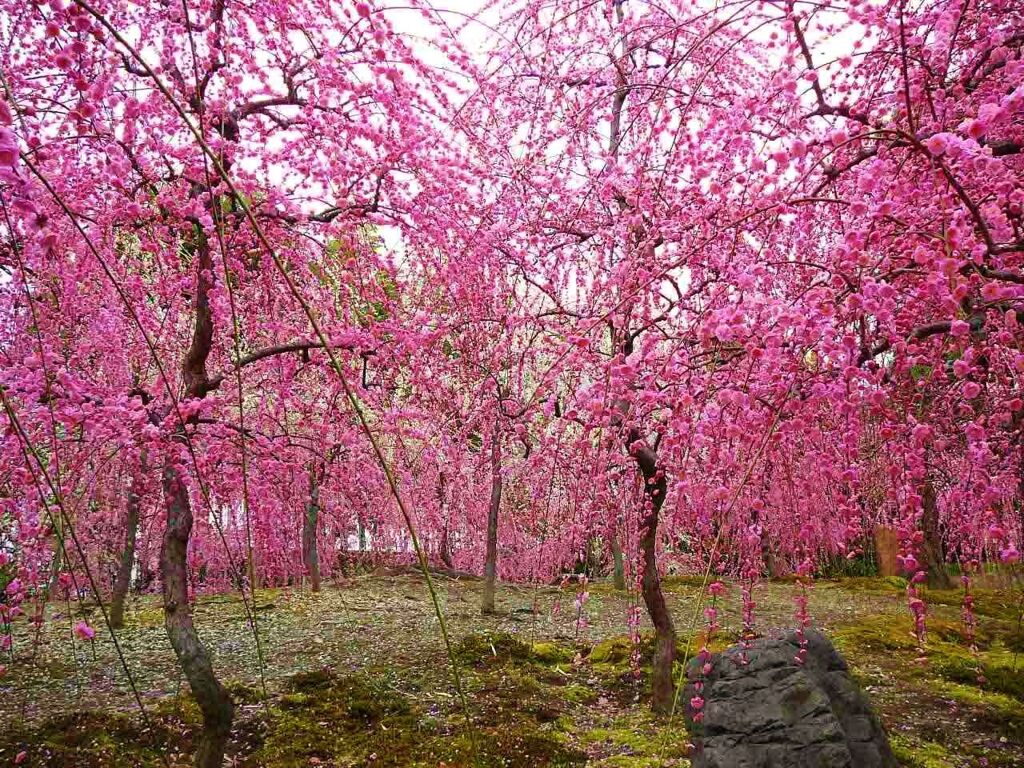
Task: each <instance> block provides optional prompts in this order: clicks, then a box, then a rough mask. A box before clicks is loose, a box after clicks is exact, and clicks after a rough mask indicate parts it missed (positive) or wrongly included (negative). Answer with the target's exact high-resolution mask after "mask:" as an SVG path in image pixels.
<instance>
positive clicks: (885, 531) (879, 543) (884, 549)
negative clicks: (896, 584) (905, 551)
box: [874, 525, 900, 576]
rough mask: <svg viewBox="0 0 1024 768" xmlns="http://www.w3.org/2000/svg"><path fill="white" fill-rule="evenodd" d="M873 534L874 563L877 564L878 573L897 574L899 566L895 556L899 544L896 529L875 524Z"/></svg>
mask: <svg viewBox="0 0 1024 768" xmlns="http://www.w3.org/2000/svg"><path fill="white" fill-rule="evenodd" d="M874 534H875V536H874V538H875V563H876V565H877V566H878V575H879V576H898V575H899V567H898V565H897V561H896V556H897V555H898V554H899V552H900V546H899V540H898V539H897V537H896V530H895V529H894V528H893V527H892V526H888V525H876V526H875V531H874Z"/></svg>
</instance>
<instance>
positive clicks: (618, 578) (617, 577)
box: [608, 529, 626, 591]
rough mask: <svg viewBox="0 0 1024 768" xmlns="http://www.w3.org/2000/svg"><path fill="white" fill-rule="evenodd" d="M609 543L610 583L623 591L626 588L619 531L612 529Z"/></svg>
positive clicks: (624, 565)
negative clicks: (610, 559) (610, 560)
mask: <svg viewBox="0 0 1024 768" xmlns="http://www.w3.org/2000/svg"><path fill="white" fill-rule="evenodd" d="M608 543H609V545H610V546H611V550H612V584H613V585H614V587H615V589H617V590H620V591H625V589H626V564H625V561H624V560H623V557H622V543H621V542H620V541H619V531H618V530H617V529H613V530H612V532H611V538H610V540H609V542H608Z"/></svg>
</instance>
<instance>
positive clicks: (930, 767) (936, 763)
mask: <svg viewBox="0 0 1024 768" xmlns="http://www.w3.org/2000/svg"><path fill="white" fill-rule="evenodd" d="M889 743H890V745H891V746H892V751H893V754H894V755H896V759H897V760H898V761H899V763H900V765H902V766H903V768H955V766H956V765H957V763H956V762H954V761H953V759H952V757H951V756H950V754H949V752H948V751H947V750H946V748H945V747H944V746H942V745H941V744H937V743H935V742H934V741H912V740H911V739H909V738H907V737H906V736H902V735H900V734H895V735H893V736H892V737H891V738H890V739H889Z"/></svg>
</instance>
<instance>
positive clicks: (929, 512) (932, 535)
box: [921, 477, 953, 589]
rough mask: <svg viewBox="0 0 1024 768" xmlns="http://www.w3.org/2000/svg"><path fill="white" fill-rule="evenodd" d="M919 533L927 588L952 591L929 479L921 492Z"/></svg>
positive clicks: (936, 505) (951, 582)
mask: <svg viewBox="0 0 1024 768" xmlns="http://www.w3.org/2000/svg"><path fill="white" fill-rule="evenodd" d="M921 506H922V510H923V514H922V515H921V532H922V533H923V534H924V542H923V543H922V544H921V560H922V564H923V565H924V566H925V568H927V569H928V586H929V587H931V588H932V589H952V588H953V581H952V579H951V578H950V577H949V571H948V570H947V569H946V557H945V555H944V550H943V547H942V534H941V532H940V531H939V507H938V504H937V500H936V498H935V486H934V485H932V480H931V478H930V477H929V478H927V479H926V480H925V481H924V488H923V489H922V490H921Z"/></svg>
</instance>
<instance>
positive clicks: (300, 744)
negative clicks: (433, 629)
mask: <svg viewBox="0 0 1024 768" xmlns="http://www.w3.org/2000/svg"><path fill="white" fill-rule="evenodd" d="M531 669H533V667H528V668H527V669H525V670H523V669H520V668H518V667H517V668H511V669H506V670H503V671H498V672H494V673H488V674H487V675H485V676H484V677H483V678H482V679H481V680H480V681H478V683H480V684H481V692H482V693H484V694H487V695H489V696H491V697H492V700H495V699H501V700H502V701H503V702H504V703H503V705H502V706H501V712H500V715H501V717H499V718H491V717H488V712H487V711H486V710H484V711H482V710H481V701H480V700H479V698H478V700H477V701H476V702H475V704H476V706H475V707H474V717H475V720H476V723H475V728H476V729H477V737H478V738H477V739H476V743H477V747H478V750H479V754H478V757H479V760H478V761H477V763H478V765H479V766H480V768H491V767H492V766H493V767H494V768H498V767H499V766H502V767H503V768H536V767H537V766H571V765H578V764H581V763H582V762H583V761H584V760H585V755H583V754H582V753H577V752H575V751H574V750H572V749H571V748H570V747H568V746H567V745H566V744H565V742H564V737H563V735H562V733H561V732H560V729H558V728H556V727H549V726H544V725H542V723H544V722H550V721H554V720H556V719H557V718H558V717H559V716H560V712H559V711H557V710H555V711H553V712H552V713H551V714H550V716H547V715H545V714H544V713H542V712H541V711H540V710H539V709H537V708H536V707H537V706H540V703H541V702H544V701H547V702H548V706H550V705H551V697H550V696H548V695H547V693H548V689H547V688H546V687H545V686H543V685H542V684H541V683H539V682H537V681H536V680H534V679H533V678H532V677H531V676H530V670H531ZM538 669H539V668H538ZM535 705H536V706H535ZM460 718H461V715H458V716H456V715H455V714H453V715H452V716H451V717H450V718H449V719H448V720H447V721H446V720H445V719H443V718H439V717H437V716H435V715H433V714H429V713H427V712H425V711H424V710H423V709H422V707H421V706H420V705H419V704H418V703H417V702H416V701H415V700H413V699H412V698H410V697H408V696H406V695H405V694H403V693H402V692H400V691H398V690H396V688H395V687H394V686H393V685H392V683H391V681H390V680H389V679H387V678H385V677H381V676H373V675H369V674H362V675H356V676H351V677H337V676H335V675H333V674H331V673H330V672H329V671H317V672H307V673H303V674H300V675H296V676H295V677H293V678H292V679H291V680H290V681H289V684H288V692H287V693H285V694H284V695H283V696H281V697H280V698H279V699H278V701H277V703H276V705H275V706H274V707H273V709H272V711H271V717H270V720H269V722H268V723H267V726H266V728H265V732H264V733H263V734H262V735H261V737H260V739H259V745H258V748H256V749H255V750H254V751H253V752H252V753H251V754H250V755H249V756H248V757H246V759H245V761H244V762H243V765H245V766H249V767H250V768H256V766H259V767H260V768H299V767H300V766H301V767H302V768H306V766H309V765H310V764H311V762H310V761H311V760H319V761H321V762H322V763H323V764H325V765H339V766H341V765H344V766H356V765H372V766H375V767H376V766H423V767H424V768H426V766H430V768H436V766H438V765H442V764H447V765H470V764H472V755H473V748H472V742H471V740H470V739H469V737H468V736H467V735H466V733H465V731H464V730H463V728H462V724H461V719H460ZM314 764H315V763H314Z"/></svg>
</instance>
